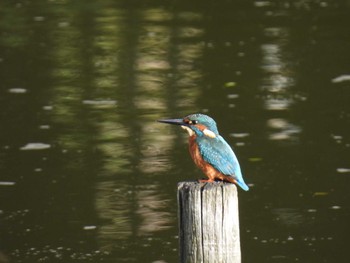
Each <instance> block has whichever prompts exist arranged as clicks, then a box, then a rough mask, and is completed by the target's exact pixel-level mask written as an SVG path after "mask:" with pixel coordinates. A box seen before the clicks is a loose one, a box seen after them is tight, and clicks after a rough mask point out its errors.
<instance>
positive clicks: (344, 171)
mask: <svg viewBox="0 0 350 263" xmlns="http://www.w3.org/2000/svg"><path fill="white" fill-rule="evenodd" d="M337 172H338V173H350V168H337Z"/></svg>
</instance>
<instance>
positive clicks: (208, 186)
mask: <svg viewBox="0 0 350 263" xmlns="http://www.w3.org/2000/svg"><path fill="white" fill-rule="evenodd" d="M178 214H179V228H180V230H179V232H180V234H179V239H180V262H181V263H240V262H241V248H240V239H239V218H238V197H237V187H236V186H235V185H234V184H229V183H223V182H214V183H198V182H180V183H179V184H178Z"/></svg>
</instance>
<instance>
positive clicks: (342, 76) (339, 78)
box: [332, 75, 350, 83]
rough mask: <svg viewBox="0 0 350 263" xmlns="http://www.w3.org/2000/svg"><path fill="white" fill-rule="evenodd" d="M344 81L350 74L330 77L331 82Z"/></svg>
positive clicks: (347, 79)
mask: <svg viewBox="0 0 350 263" xmlns="http://www.w3.org/2000/svg"><path fill="white" fill-rule="evenodd" d="M344 81H350V75H340V76H338V77H336V78H334V79H332V82H333V83H340V82H344Z"/></svg>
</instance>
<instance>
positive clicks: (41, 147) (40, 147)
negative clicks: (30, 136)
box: [20, 142, 51, 151]
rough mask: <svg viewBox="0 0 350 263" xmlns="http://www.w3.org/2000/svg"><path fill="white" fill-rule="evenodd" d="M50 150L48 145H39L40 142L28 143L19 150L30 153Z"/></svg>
mask: <svg viewBox="0 0 350 263" xmlns="http://www.w3.org/2000/svg"><path fill="white" fill-rule="evenodd" d="M49 148H51V145H50V144H47V143H41V142H30V143H27V144H26V145H24V146H23V147H21V148H20V150H22V151H31V150H46V149H49Z"/></svg>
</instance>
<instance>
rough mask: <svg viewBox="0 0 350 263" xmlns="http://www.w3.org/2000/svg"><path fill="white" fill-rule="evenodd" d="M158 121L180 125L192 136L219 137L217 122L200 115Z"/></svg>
mask: <svg viewBox="0 0 350 263" xmlns="http://www.w3.org/2000/svg"><path fill="white" fill-rule="evenodd" d="M158 121H159V122H162V123H168V124H175V125H180V126H181V127H182V128H183V129H185V130H186V131H187V132H188V134H189V135H190V136H193V135H196V136H207V137H210V138H215V137H216V136H218V135H219V132H218V128H217V127H216V122H215V121H214V120H213V119H212V118H211V117H209V116H207V115H204V114H200V113H196V114H190V115H188V116H186V117H184V118H182V119H166V120H158Z"/></svg>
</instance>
